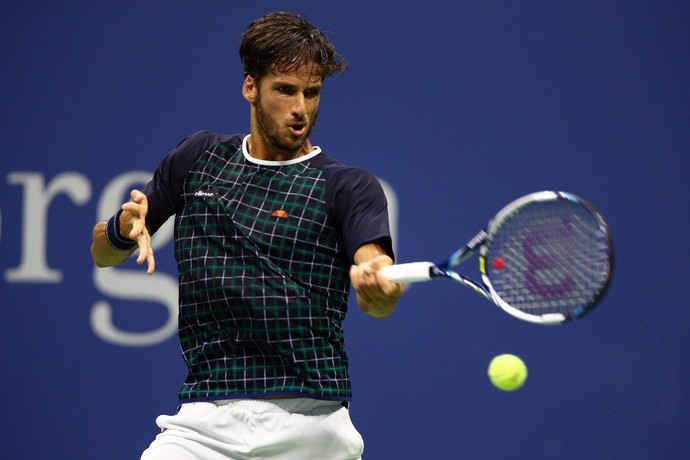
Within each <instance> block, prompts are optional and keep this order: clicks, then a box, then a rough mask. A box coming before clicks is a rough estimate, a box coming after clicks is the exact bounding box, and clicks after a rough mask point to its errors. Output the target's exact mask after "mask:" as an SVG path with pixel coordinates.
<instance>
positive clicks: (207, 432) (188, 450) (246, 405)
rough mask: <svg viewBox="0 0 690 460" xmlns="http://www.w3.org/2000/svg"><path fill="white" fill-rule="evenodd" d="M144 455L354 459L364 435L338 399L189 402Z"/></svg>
mask: <svg viewBox="0 0 690 460" xmlns="http://www.w3.org/2000/svg"><path fill="white" fill-rule="evenodd" d="M156 424H157V425H158V426H159V427H160V428H161V430H163V431H162V432H161V433H160V434H159V435H158V436H157V437H156V439H155V440H154V441H153V442H152V443H151V445H150V446H149V448H148V449H146V450H145V451H144V453H143V454H142V456H141V460H202V459H203V460H227V459H233V460H235V459H237V460H249V459H257V458H260V459H266V460H267V459H272V460H295V459H300V460H310V459H314V460H355V459H360V458H361V456H362V452H363V451H364V442H363V441H362V436H361V435H360V434H359V432H357V430H356V429H355V427H354V426H353V425H352V421H351V420H350V413H349V411H348V410H347V408H345V407H344V406H343V405H342V403H340V402H338V401H320V400H316V399H309V398H294V399H293V398H288V399H270V400H257V399H230V400H223V401H213V402H196V403H185V404H182V406H181V407H180V410H179V412H178V413H177V414H176V415H161V416H160V417H158V418H157V419H156Z"/></svg>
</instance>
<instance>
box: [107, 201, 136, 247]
mask: <svg viewBox="0 0 690 460" xmlns="http://www.w3.org/2000/svg"><path fill="white" fill-rule="evenodd" d="M121 214H122V209H120V210H119V211H117V212H116V213H115V215H113V216H112V217H111V218H110V219H109V220H108V222H107V224H106V226H105V237H106V239H107V240H108V243H109V244H110V246H112V247H113V248H115V249H118V250H120V251H129V250H130V249H132V248H133V247H134V246H135V245H136V244H137V242H136V241H134V240H132V239H130V238H125V237H124V236H122V235H121V234H120V215H121Z"/></svg>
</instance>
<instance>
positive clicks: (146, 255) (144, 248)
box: [120, 190, 156, 275]
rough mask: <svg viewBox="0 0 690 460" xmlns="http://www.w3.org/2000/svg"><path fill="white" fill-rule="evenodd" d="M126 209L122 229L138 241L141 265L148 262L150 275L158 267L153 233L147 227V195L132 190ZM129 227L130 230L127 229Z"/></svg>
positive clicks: (138, 261) (139, 262) (122, 216)
mask: <svg viewBox="0 0 690 460" xmlns="http://www.w3.org/2000/svg"><path fill="white" fill-rule="evenodd" d="M122 210H123V211H124V212H123V213H122V215H121V217H120V229H121V232H123V233H125V235H123V236H127V237H129V238H130V239H133V240H135V241H136V242H137V246H138V248H139V256H138V257H137V263H138V264H139V265H141V264H143V263H144V262H146V264H147V270H146V273H148V274H149V275H150V274H151V273H153V271H154V270H155V269H156V260H155V259H154V257H153V247H152V246H151V235H150V234H149V232H148V230H147V229H146V214H147V213H148V210H149V204H148V199H147V198H146V195H145V194H144V193H143V192H141V191H139V190H132V192H131V193H130V199H129V201H128V202H127V203H125V204H123V205H122ZM127 229H129V231H127Z"/></svg>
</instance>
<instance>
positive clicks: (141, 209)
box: [120, 190, 149, 240]
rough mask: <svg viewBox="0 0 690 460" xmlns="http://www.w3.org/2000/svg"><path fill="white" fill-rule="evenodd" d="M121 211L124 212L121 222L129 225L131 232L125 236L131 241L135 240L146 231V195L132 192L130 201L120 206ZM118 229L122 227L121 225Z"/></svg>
mask: <svg viewBox="0 0 690 460" xmlns="http://www.w3.org/2000/svg"><path fill="white" fill-rule="evenodd" d="M122 210H123V211H125V213H123V214H126V215H123V217H122V218H123V220H125V221H126V222H127V223H128V224H129V225H131V230H130V231H129V232H128V234H127V235H126V236H128V237H129V238H130V239H133V240H134V239H137V238H138V236H139V235H141V234H143V233H144V231H145V230H146V214H147V213H148V210H149V204H148V200H147V199H146V195H145V194H144V193H143V192H140V191H139V190H132V192H131V194H130V200H129V201H128V202H127V203H125V204H123V205H122ZM120 228H123V226H122V225H121V226H120Z"/></svg>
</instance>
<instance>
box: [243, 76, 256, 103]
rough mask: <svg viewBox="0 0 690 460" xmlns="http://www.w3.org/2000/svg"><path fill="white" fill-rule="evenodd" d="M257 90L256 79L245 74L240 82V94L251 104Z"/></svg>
mask: <svg viewBox="0 0 690 460" xmlns="http://www.w3.org/2000/svg"><path fill="white" fill-rule="evenodd" d="M257 91H258V88H257V87H256V80H255V79H254V77H252V76H251V75H247V76H246V77H245V78H244V83H243V84H242V96H243V97H244V98H245V99H246V100H247V102H249V103H250V104H251V103H253V102H254V100H255V99H256V92H257Z"/></svg>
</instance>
